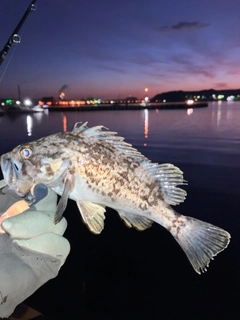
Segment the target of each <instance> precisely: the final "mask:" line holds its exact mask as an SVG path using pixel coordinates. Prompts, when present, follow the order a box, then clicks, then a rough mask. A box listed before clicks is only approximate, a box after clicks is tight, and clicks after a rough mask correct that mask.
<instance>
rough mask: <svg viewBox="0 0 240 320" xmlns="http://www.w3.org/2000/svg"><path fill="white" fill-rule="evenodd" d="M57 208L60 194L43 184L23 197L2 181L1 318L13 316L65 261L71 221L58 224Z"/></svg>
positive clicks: (0, 237)
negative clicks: (65, 232)
mask: <svg viewBox="0 0 240 320" xmlns="http://www.w3.org/2000/svg"><path fill="white" fill-rule="evenodd" d="M56 207H57V195H56V194H55V193H54V192H53V191H52V190H51V189H48V188H47V187H46V186H45V185H43V184H38V185H36V186H35V187H34V189H33V191H32V195H28V196H27V197H25V198H20V197H19V196H18V195H16V194H15V192H14V191H13V190H11V189H9V187H8V186H6V185H5V182H4V181H0V224H1V228H0V317H3V318H4V317H8V316H9V315H11V314H12V312H13V311H14V309H15V307H16V306H17V305H18V304H19V303H21V302H22V301H24V300H25V299H26V298H27V297H29V296H30V295H31V294H33V292H35V291H36V290H37V289H38V288H39V287H40V286H42V285H43V284H44V283H46V282H47V281H48V280H50V279H51V278H54V277H56V276H57V274H58V271H59V269H60V267H61V266H62V265H63V264H64V262H65V260H66V258H67V256H68V254H69V251H70V244H69V242H68V240H67V239H65V238H64V237H62V235H63V233H64V231H65V230H66V227H67V221H66V219H65V218H63V219H62V220H61V221H60V222H59V223H58V224H57V225H55V224H54V214H55V211H56ZM21 212H22V213H21ZM19 213H20V214H19ZM15 214H17V215H15Z"/></svg>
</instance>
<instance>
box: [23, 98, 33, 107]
mask: <svg viewBox="0 0 240 320" xmlns="http://www.w3.org/2000/svg"><path fill="white" fill-rule="evenodd" d="M24 105H25V106H28V107H29V106H31V105H32V101H31V100H30V99H26V100H24Z"/></svg>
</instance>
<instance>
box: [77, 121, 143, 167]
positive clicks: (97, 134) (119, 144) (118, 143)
mask: <svg viewBox="0 0 240 320" xmlns="http://www.w3.org/2000/svg"><path fill="white" fill-rule="evenodd" d="M103 129H105V130H103ZM72 132H74V133H81V134H83V135H85V136H88V137H94V138H96V139H98V140H99V141H105V142H107V143H110V144H111V145H112V146H114V147H115V148H116V149H118V150H119V151H120V152H122V153H124V154H126V155H127V156H129V157H134V159H135V160H136V161H139V162H142V161H149V160H148V159H147V158H146V157H144V156H143V155H142V154H141V153H140V152H139V151H137V150H136V149H135V148H133V147H132V145H131V144H129V143H127V142H125V141H123V140H124V138H123V137H120V136H118V135H117V132H112V131H108V129H107V128H106V127H104V126H102V125H99V126H95V127H91V128H88V127H87V122H85V123H83V124H81V122H77V123H76V124H75V125H74V127H73V130H72Z"/></svg>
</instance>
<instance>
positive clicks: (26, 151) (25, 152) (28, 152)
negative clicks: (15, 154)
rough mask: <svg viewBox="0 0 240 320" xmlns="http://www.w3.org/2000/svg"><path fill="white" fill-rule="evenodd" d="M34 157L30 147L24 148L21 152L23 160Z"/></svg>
mask: <svg viewBox="0 0 240 320" xmlns="http://www.w3.org/2000/svg"><path fill="white" fill-rule="evenodd" d="M31 155H32V149H31V148H30V147H24V148H22V149H21V150H20V156H21V157H22V158H23V159H28V158H30V157H31Z"/></svg>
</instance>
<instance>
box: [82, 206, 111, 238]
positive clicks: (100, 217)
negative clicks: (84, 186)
mask: <svg viewBox="0 0 240 320" xmlns="http://www.w3.org/2000/svg"><path fill="white" fill-rule="evenodd" d="M77 205H78V209H79V211H80V212H81V215H82V219H83V222H84V223H85V224H86V225H87V227H88V228H89V230H90V231H91V232H92V233H95V234H99V233H101V231H102V230H103V228H104V219H105V215H104V213H105V211H106V210H105V207H103V206H101V205H100V204H96V203H93V202H89V201H77Z"/></svg>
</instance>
